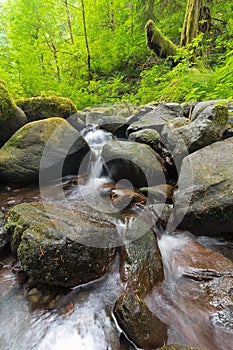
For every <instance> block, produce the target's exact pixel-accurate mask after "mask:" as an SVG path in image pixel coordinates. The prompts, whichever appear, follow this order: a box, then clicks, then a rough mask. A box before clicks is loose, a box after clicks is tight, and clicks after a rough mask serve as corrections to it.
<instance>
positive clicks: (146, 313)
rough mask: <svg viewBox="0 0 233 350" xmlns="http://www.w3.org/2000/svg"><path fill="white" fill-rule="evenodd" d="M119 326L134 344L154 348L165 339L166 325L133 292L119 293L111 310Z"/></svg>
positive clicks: (143, 347)
mask: <svg viewBox="0 0 233 350" xmlns="http://www.w3.org/2000/svg"><path fill="white" fill-rule="evenodd" d="M113 313H114V316H115V318H116V320H117V322H118V324H119V326H120V328H121V329H122V330H123V331H124V332H125V333H126V335H127V337H128V338H129V339H130V340H131V341H133V342H134V344H135V345H136V346H138V347H139V348H142V349H155V348H157V347H159V346H162V345H163V344H164V343H165V342H166V340H167V326H166V325H165V324H164V323H163V322H162V321H161V320H160V319H159V318H158V317H156V316H155V315H154V314H153V313H152V312H151V311H150V310H149V308H148V307H147V305H146V303H145V302H144V301H143V300H142V299H140V298H139V297H138V295H135V294H128V293H123V294H121V295H120V297H119V298H118V300H117V301H116V304H115V306H114V310H113Z"/></svg>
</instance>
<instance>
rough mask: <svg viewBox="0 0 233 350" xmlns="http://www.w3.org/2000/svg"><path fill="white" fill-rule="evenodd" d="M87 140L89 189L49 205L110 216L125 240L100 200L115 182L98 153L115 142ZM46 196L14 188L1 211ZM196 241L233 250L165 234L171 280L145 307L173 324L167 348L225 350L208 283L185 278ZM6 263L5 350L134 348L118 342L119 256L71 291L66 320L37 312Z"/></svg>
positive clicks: (71, 191) (83, 186)
mask: <svg viewBox="0 0 233 350" xmlns="http://www.w3.org/2000/svg"><path fill="white" fill-rule="evenodd" d="M83 135H84V137H85V138H86V140H87V141H88V143H89V145H90V147H91V149H92V158H91V161H90V164H89V173H90V176H89V178H88V179H87V180H86V179H84V180H83V183H82V181H81V182H79V184H75V183H72V186H68V187H67V190H66V191H65V192H66V193H65V196H64V193H63V194H62V195H61V196H60V194H59V193H58V192H57V190H56V188H57V187H56V186H54V187H53V188H54V191H48V192H47V196H48V198H47V199H48V200H49V201H53V202H57V203H61V201H63V202H64V203H65V202H67V201H68V202H69V204H71V203H75V205H77V203H80V204H82V206H83V207H85V206H86V207H89V208H88V209H87V210H88V212H90V208H91V210H92V211H93V209H95V213H96V214H95V215H97V216H98V212H101V213H104V215H110V216H111V220H115V223H116V224H117V225H118V231H119V234H121V232H122V231H124V224H123V223H122V221H120V220H119V217H118V215H117V213H116V212H115V211H114V210H113V208H112V207H111V206H110V204H109V202H108V201H106V199H103V198H102V197H100V196H99V195H98V188H99V187H100V186H101V185H103V184H105V183H109V182H111V179H110V178H108V176H107V175H106V174H104V173H103V172H102V161H101V157H100V153H101V148H102V146H103V145H104V143H105V142H107V141H108V140H110V139H111V138H112V135H111V134H109V133H106V132H105V131H103V130H99V129H97V128H95V127H90V128H89V129H88V130H86V131H84V133H83ZM69 181H70V179H69V178H67V179H66V182H65V184H69ZM54 194H56V195H54ZM40 195H41V194H40V192H39V190H38V189H36V188H27V189H16V190H12V191H9V192H4V193H2V195H1V202H0V205H1V207H2V209H4V210H8V209H9V208H10V207H11V206H12V205H14V204H17V203H20V202H26V201H31V200H33V201H38V200H40ZM44 196H45V195H44ZM84 202H85V203H84ZM113 214H114V215H115V214H116V215H115V216H114V215H113ZM92 215H93V212H92ZM112 217H114V219H113V218H112ZM0 229H2V228H0ZM192 242H197V243H198V242H199V243H200V244H201V245H203V246H206V247H208V248H210V249H213V250H216V251H220V252H223V253H224V254H225V255H226V256H227V255H228V253H229V251H230V250H231V249H232V245H231V243H230V242H228V241H227V240H223V239H221V240H220V239H217V238H210V237H194V236H193V235H192V234H190V233H189V232H178V231H177V232H176V234H175V235H169V234H167V233H166V232H162V234H161V229H160V235H159V247H160V250H161V255H162V260H163V264H164V271H165V279H164V281H163V282H162V283H160V284H159V285H158V286H156V287H154V289H153V290H152V292H151V293H150V294H149V295H148V296H147V297H146V299H145V300H146V303H147V305H148V306H149V308H150V309H151V311H154V312H155V313H156V315H157V316H158V317H160V318H161V320H162V321H164V322H165V323H167V324H168V326H169V332H168V344H169V343H174V342H176V343H181V344H186V345H190V346H196V347H197V348H199V349H205V350H226V349H228V348H229V344H231V343H232V342H233V339H232V332H231V331H229V332H228V330H227V329H223V328H222V327H221V318H220V315H218V314H216V313H215V314H214V312H213V309H212V308H211V306H209V305H207V306H206V302H205V300H204V299H203V284H202V283H200V282H198V281H196V280H194V279H192V278H185V277H184V274H183V272H184V270H185V268H186V265H188V263H189V262H188V259H187V256H186V255H185V254H183V251H182V249H183V247H184V246H185V245H187V246H190V244H192ZM199 243H198V244H199ZM194 244H195V243H194ZM197 246H198V245H197ZM181 251H182V253H181V254H180V252H181ZM229 254H230V253H229ZM177 257H179V259H177ZM1 262H2V265H4V266H2V268H1V269H0V322H1V327H0V350H27V349H30V350H50V349H51V350H65V349H69V350H73V349H75V350H82V349H83V350H107V349H108V350H110V349H112V350H118V349H119V350H127V349H134V348H135V349H136V347H134V346H133V345H132V344H131V343H129V342H127V341H123V342H122V341H121V340H120V330H119V328H118V326H117V325H116V324H115V321H114V318H113V317H112V309H113V306H114V303H115V301H116V299H117V297H118V296H119V294H120V293H121V291H122V290H123V285H122V282H121V281H120V276H119V258H118V256H117V258H116V261H115V263H114V265H113V266H112V268H111V270H110V271H109V272H108V273H107V274H106V275H105V276H104V277H103V278H101V279H100V280H98V281H94V282H92V283H88V284H86V285H83V286H79V287H76V288H73V289H72V290H71V291H70V293H69V294H68V296H67V297H68V298H69V302H72V304H73V310H72V312H70V313H67V314H63V313H61V311H60V309H59V308H55V309H53V310H48V309H43V308H39V309H38V308H35V309H34V308H33V307H32V306H31V304H30V302H29V301H28V297H27V295H26V293H25V289H24V288H23V287H22V285H20V284H19V281H18V277H17V275H15V274H14V273H13V271H12V269H11V264H12V258H11V257H9V256H8V257H6V258H3V259H2V260H1ZM231 327H232V325H229V328H231Z"/></svg>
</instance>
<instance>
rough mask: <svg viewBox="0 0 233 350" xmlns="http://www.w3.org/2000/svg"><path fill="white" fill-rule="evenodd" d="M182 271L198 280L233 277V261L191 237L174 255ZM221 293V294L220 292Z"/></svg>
mask: <svg viewBox="0 0 233 350" xmlns="http://www.w3.org/2000/svg"><path fill="white" fill-rule="evenodd" d="M174 263H175V265H176V266H182V273H183V275H184V276H186V277H187V278H192V279H194V280H196V281H202V282H206V281H210V280H213V279H215V278H219V277H223V276H225V277H233V262H232V261H231V260H229V259H227V258H225V257H224V256H223V255H222V254H219V253H217V252H215V251H213V250H211V249H209V248H206V247H204V246H203V245H202V244H200V243H198V242H195V241H194V240H192V239H191V238H189V239H188V240H187V241H186V242H185V243H184V245H183V246H182V247H181V248H180V250H179V251H177V253H176V256H175V257H174ZM219 295H220V294H219Z"/></svg>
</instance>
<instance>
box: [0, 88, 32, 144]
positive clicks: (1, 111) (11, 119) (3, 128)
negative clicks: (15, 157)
mask: <svg viewBox="0 0 233 350" xmlns="http://www.w3.org/2000/svg"><path fill="white" fill-rule="evenodd" d="M26 122H27V118H26V115H25V114H24V112H23V111H22V110H21V109H20V108H19V107H17V106H16V104H15V102H14V100H13V98H12V96H11V94H10V93H9V91H8V90H7V88H6V86H5V84H4V83H3V82H0V147H1V146H3V145H4V143H5V142H6V141H7V140H8V139H9V138H10V137H11V136H12V135H13V134H14V133H15V132H16V130H18V129H19V128H21V126H23V125H24V124H26Z"/></svg>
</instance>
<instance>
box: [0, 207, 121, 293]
mask: <svg viewBox="0 0 233 350" xmlns="http://www.w3.org/2000/svg"><path fill="white" fill-rule="evenodd" d="M6 230H7V232H8V235H9V236H10V237H11V247H12V251H13V253H14V255H16V256H17V258H18V259H19V260H20V262H21V264H22V267H23V269H24V271H25V272H26V273H27V274H28V275H29V276H30V277H32V279H33V280H34V281H35V282H42V283H47V284H52V285H60V286H69V287H74V286H77V285H80V284H83V283H87V282H89V281H92V280H95V279H96V278H99V277H101V276H102V275H103V274H104V273H105V272H106V271H107V270H108V269H109V268H110V266H111V264H112V262H113V259H114V257H115V249H114V248H105V247H98V246H97V244H98V242H100V243H101V242H103V241H104V239H105V235H108V236H114V235H116V228H115V226H114V225H113V224H112V223H110V222H108V221H104V220H100V219H96V218H94V217H91V216H89V215H85V214H83V213H80V212H76V211H73V210H70V209H67V208H64V207H60V206H57V205H53V204H49V203H47V204H46V206H45V207H44V206H43V205H42V204H39V203H25V204H19V205H16V206H15V207H13V208H12V209H11V210H10V211H9V214H8V223H7V225H6ZM94 242H96V244H95V245H93V244H94Z"/></svg>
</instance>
